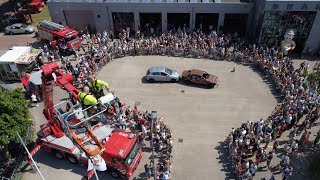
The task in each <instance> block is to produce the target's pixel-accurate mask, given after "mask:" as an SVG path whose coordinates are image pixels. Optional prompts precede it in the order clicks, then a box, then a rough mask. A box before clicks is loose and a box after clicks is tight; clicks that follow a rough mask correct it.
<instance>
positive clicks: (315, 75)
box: [307, 70, 320, 87]
mask: <svg viewBox="0 0 320 180" xmlns="http://www.w3.org/2000/svg"><path fill="white" fill-rule="evenodd" d="M307 80H308V81H309V82H310V86H311V87H319V85H320V71H319V70H315V71H313V72H311V73H310V74H309V75H308V77H307Z"/></svg>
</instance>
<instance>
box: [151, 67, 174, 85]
mask: <svg viewBox="0 0 320 180" xmlns="http://www.w3.org/2000/svg"><path fill="white" fill-rule="evenodd" d="M145 78H146V80H147V81H149V82H155V81H162V82H163V81H167V82H178V81H179V79H180V75H179V73H178V72H177V71H175V70H171V69H169V68H166V67H150V68H149V69H148V71H147V73H146V76H145Z"/></svg>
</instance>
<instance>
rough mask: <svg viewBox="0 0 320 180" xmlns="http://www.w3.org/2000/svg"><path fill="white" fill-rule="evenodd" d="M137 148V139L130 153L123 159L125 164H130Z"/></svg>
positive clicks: (138, 146)
mask: <svg viewBox="0 0 320 180" xmlns="http://www.w3.org/2000/svg"><path fill="white" fill-rule="evenodd" d="M139 148H140V145H139V143H138V141H136V144H135V145H134V146H133V148H132V149H131V151H130V153H129V154H128V156H127V157H126V158H125V160H124V164H125V165H126V166H129V165H130V164H131V162H132V160H133V159H134V158H135V157H136V155H137V153H138V150H139Z"/></svg>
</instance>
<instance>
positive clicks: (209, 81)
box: [181, 69, 219, 88]
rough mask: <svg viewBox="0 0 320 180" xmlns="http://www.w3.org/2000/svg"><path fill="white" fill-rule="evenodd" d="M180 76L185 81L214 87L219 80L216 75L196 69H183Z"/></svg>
mask: <svg viewBox="0 0 320 180" xmlns="http://www.w3.org/2000/svg"><path fill="white" fill-rule="evenodd" d="M181 78H182V80H184V81H186V82H190V83H193V84H199V85H203V86H207V87H209V88H214V86H215V85H217V84H218V82H219V79H218V77H217V76H215V75H212V74H209V73H207V72H206V71H202V70H198V69H190V70H184V71H183V72H182V77H181Z"/></svg>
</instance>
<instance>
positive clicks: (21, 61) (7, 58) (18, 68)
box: [0, 46, 42, 80]
mask: <svg viewBox="0 0 320 180" xmlns="http://www.w3.org/2000/svg"><path fill="white" fill-rule="evenodd" d="M41 52H42V50H40V49H35V48H32V47H30V46H12V47H11V48H10V49H9V50H8V51H7V52H6V53H4V54H3V55H2V56H1V57H0V75H1V77H2V78H3V79H6V80H19V79H20V78H21V77H23V76H24V73H25V71H26V70H27V69H30V67H34V64H35V63H34V62H35V60H36V58H37V57H38V56H39V55H40V53H41ZM32 69H33V68H32Z"/></svg>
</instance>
